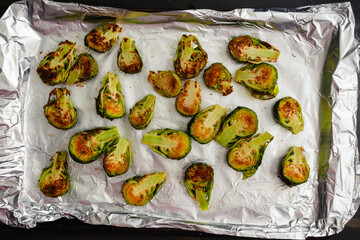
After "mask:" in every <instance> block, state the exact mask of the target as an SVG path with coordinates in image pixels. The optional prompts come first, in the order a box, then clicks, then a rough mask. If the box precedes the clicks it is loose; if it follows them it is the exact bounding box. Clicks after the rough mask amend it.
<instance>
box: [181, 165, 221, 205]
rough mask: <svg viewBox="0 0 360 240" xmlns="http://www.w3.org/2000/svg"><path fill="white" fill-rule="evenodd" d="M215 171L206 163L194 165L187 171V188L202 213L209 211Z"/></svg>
mask: <svg viewBox="0 0 360 240" xmlns="http://www.w3.org/2000/svg"><path fill="white" fill-rule="evenodd" d="M213 184H214V170H213V168H212V167H211V166H209V165H207V164H205V163H199V162H198V163H194V164H192V165H191V166H190V167H188V168H187V169H186V173H185V186H186V189H187V190H188V193H189V194H190V196H191V197H192V198H193V199H194V200H195V201H196V202H197V203H198V204H199V207H200V209H201V210H202V211H204V210H208V209H209V202H210V196H211V190H212V188H213Z"/></svg>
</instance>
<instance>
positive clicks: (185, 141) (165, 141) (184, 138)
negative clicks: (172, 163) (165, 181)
mask: <svg viewBox="0 0 360 240" xmlns="http://www.w3.org/2000/svg"><path fill="white" fill-rule="evenodd" d="M142 143H144V144H146V145H148V146H149V147H150V148H151V149H152V150H153V151H154V152H156V153H159V154H160V155H162V156H164V157H167V158H171V159H181V158H184V157H186V155H188V153H189V152H190V150H191V140H190V137H189V136H188V135H187V134H186V133H185V132H183V131H180V130H172V129H167V128H165V129H158V130H154V131H152V132H149V133H146V134H145V135H144V137H143V139H142Z"/></svg>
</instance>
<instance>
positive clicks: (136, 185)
mask: <svg viewBox="0 0 360 240" xmlns="http://www.w3.org/2000/svg"><path fill="white" fill-rule="evenodd" d="M165 182H166V173H165V172H160V173H152V174H147V175H144V176H135V177H132V178H130V179H128V180H126V181H125V183H124V184H123V185H122V187H121V193H122V195H123V197H124V199H125V201H126V202H127V203H128V204H130V205H134V206H144V205H145V204H147V203H148V202H149V201H150V200H151V199H153V197H155V195H156V194H157V193H158V192H159V191H160V189H161V187H162V185H163V184H164V183H165Z"/></svg>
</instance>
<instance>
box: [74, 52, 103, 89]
mask: <svg viewBox="0 0 360 240" xmlns="http://www.w3.org/2000/svg"><path fill="white" fill-rule="evenodd" d="M97 74H98V64H97V62H96V60H95V59H94V58H93V57H92V56H91V55H90V54H88V53H82V54H80V55H79V56H77V57H76V61H75V63H74V65H72V67H71V69H70V71H69V76H68V78H67V84H69V85H72V84H74V83H77V82H84V81H87V80H89V79H91V78H94V77H96V75H97Z"/></svg>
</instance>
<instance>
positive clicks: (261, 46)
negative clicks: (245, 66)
mask: <svg viewBox="0 0 360 240" xmlns="http://www.w3.org/2000/svg"><path fill="white" fill-rule="evenodd" d="M228 47H229V52H230V54H231V56H232V57H233V58H234V59H235V60H237V61H239V62H249V63H255V64H257V63H262V62H276V61H277V59H278V58H279V55H280V51H279V50H278V49H276V48H275V47H273V46H271V45H270V44H269V43H267V42H263V41H261V40H260V39H257V38H253V37H250V36H248V35H246V36H238V37H235V38H233V39H232V40H231V41H230V42H229V45H228Z"/></svg>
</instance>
